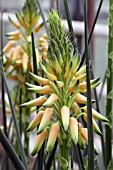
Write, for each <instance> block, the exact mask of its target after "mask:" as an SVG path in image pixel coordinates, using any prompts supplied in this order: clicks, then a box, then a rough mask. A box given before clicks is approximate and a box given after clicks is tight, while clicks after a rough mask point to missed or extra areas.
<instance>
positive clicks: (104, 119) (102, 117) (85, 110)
mask: <svg viewBox="0 0 113 170" xmlns="http://www.w3.org/2000/svg"><path fill="white" fill-rule="evenodd" d="M83 110H84V112H85V113H87V106H85V107H84V108H83ZM92 116H93V118H95V119H97V120H100V121H103V122H109V120H108V119H106V118H105V117H104V116H102V115H101V114H100V113H98V112H97V111H96V110H94V109H93V108H92Z"/></svg>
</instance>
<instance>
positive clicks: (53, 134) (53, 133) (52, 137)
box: [46, 123, 60, 152]
mask: <svg viewBox="0 0 113 170" xmlns="http://www.w3.org/2000/svg"><path fill="white" fill-rule="evenodd" d="M59 131H60V127H59V125H58V123H53V124H52V125H51V128H50V132H49V137H48V142H47V147H46V150H47V151H48V152H51V150H52V149H53V147H54V144H55V141H56V139H57V136H58V133H59Z"/></svg>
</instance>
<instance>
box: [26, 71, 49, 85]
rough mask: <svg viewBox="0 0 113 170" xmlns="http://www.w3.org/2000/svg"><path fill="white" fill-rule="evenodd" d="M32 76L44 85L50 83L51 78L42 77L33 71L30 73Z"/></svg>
mask: <svg viewBox="0 0 113 170" xmlns="http://www.w3.org/2000/svg"><path fill="white" fill-rule="evenodd" d="M29 74H30V76H31V78H32V79H33V80H35V81H37V82H38V83H40V84H42V85H48V84H49V80H48V79H46V78H42V77H39V76H37V75H35V74H33V73H31V72H30V73H29Z"/></svg>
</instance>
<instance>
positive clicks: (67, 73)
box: [64, 61, 73, 78]
mask: <svg viewBox="0 0 113 170" xmlns="http://www.w3.org/2000/svg"><path fill="white" fill-rule="evenodd" d="M72 64H73V63H72V61H71V62H70V64H69V67H68V69H67V70H66V73H65V74H64V77H65V78H69V77H70V75H71V70H72Z"/></svg>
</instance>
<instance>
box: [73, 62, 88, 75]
mask: <svg viewBox="0 0 113 170" xmlns="http://www.w3.org/2000/svg"><path fill="white" fill-rule="evenodd" d="M85 72H86V65H85V66H83V67H82V68H80V69H79V70H78V71H77V72H76V74H75V76H76V77H78V76H80V75H82V74H84V73H85Z"/></svg>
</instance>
